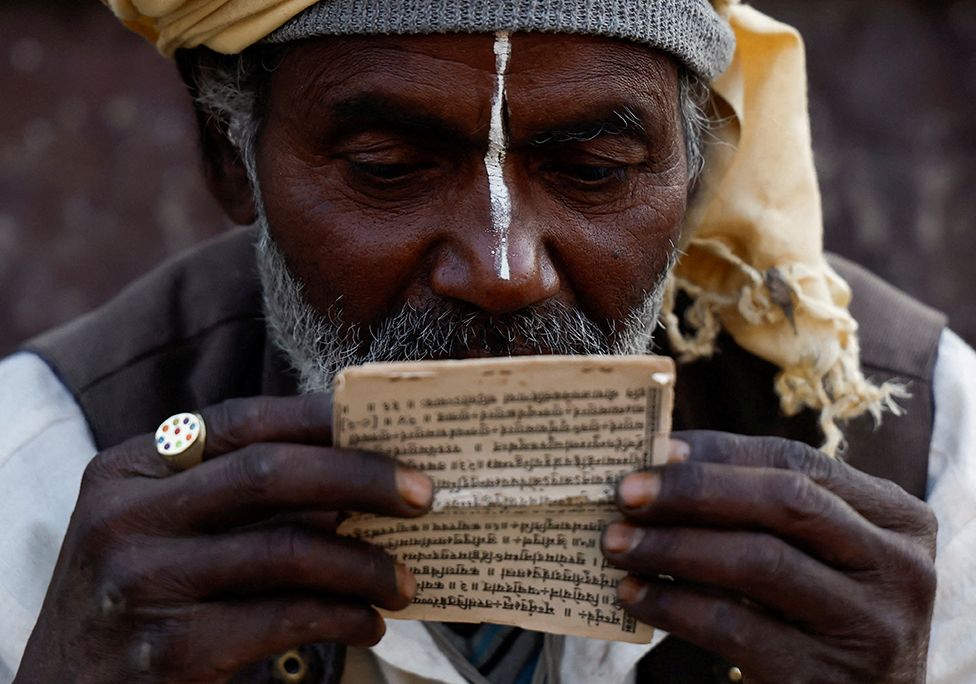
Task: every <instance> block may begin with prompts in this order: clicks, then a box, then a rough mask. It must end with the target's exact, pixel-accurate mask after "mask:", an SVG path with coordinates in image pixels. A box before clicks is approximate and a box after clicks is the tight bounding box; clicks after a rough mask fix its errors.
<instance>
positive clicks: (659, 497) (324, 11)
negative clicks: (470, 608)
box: [0, 0, 976, 683]
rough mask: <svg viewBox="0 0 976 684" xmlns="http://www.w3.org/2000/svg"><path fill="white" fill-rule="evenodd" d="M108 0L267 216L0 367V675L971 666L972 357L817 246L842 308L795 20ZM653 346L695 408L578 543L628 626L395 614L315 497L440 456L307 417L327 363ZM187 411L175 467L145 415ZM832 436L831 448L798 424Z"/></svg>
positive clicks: (421, 499)
mask: <svg viewBox="0 0 976 684" xmlns="http://www.w3.org/2000/svg"><path fill="white" fill-rule="evenodd" d="M109 4H110V5H111V6H112V8H113V9H114V10H115V12H116V14H118V15H119V16H120V17H121V18H123V19H124V20H125V21H126V22H127V23H128V24H129V25H130V27H133V28H135V29H137V30H139V31H140V32H142V33H144V34H145V35H147V36H149V37H150V38H151V39H153V40H154V41H155V42H156V43H157V45H158V47H159V48H160V49H161V51H163V52H164V53H167V54H173V53H175V56H176V59H177V62H178V64H179V66H180V68H181V72H182V74H183V76H184V79H185V80H186V82H187V84H188V87H189V89H190V91H191V92H192V94H193V96H194V98H195V103H196V107H197V112H198V115H199V117H198V118H199V121H200V125H201V132H202V140H203V149H204V152H205V154H206V159H207V172H208V180H209V183H210V186H211V188H212V189H213V191H214V194H215V196H216V197H217V199H218V200H219V201H220V202H221V204H222V205H223V207H224V208H225V209H226V211H227V213H228V215H229V216H230V217H231V218H232V219H234V220H235V221H236V222H238V223H240V224H254V227H252V228H248V229H241V230H239V231H236V232H233V233H231V234H229V235H227V236H226V237H224V238H222V239H220V240H218V241H216V242H215V243H213V244H210V245H207V246H204V247H203V248H201V249H199V250H197V251H195V252H193V253H191V254H189V255H186V256H183V257H181V258H179V259H177V260H176V261H174V262H172V263H170V264H168V265H166V266H164V267H163V268H162V269H160V270H159V271H157V272H156V273H154V274H151V275H150V276H148V277H147V278H146V279H144V280H142V281H140V282H139V283H138V284H136V285H134V286H133V287H132V288H130V289H129V290H127V291H126V292H125V293H123V294H122V295H121V296H120V297H119V298H118V299H116V300H115V301H114V302H112V303H110V304H109V305H108V306H106V307H105V308H103V309H102V310H100V311H98V312H95V313H94V314H92V315H90V316H88V317H86V318H84V319H82V320H80V321H78V322H76V323H73V324H71V325H69V326H67V327H66V328H63V329H61V330H59V331H55V332H54V333H51V334H49V335H47V336H44V337H42V338H40V339H38V340H35V341H34V342H32V343H30V344H28V345H27V347H25V350H24V351H23V352H21V353H19V354H17V355H15V356H13V357H11V358H9V359H7V360H5V361H3V362H2V363H0V407H2V412H0V421H2V425H3V430H2V431H0V434H2V435H3V437H2V439H0V486H2V491H3V492H4V497H3V501H2V502H0V515H2V519H3V523H4V526H5V528H6V530H7V532H5V535H4V537H3V553H2V558H3V559H4V560H3V561H2V567H3V573H2V574H0V616H2V617H0V630H2V631H0V679H3V680H4V681H9V680H10V679H12V678H15V679H16V681H18V682H60V681H79V682H162V681H187V682H203V681H208V682H209V681H228V680H233V681H309V682H338V681H343V682H371V681H377V682H378V681H388V682H463V681H469V682H486V681H490V682H529V681H533V682H555V681H564V682H583V681H598V680H599V681H639V682H659V681H660V682H701V681H729V680H731V681H741V680H743V678H744V681H748V682H756V683H759V682H794V681H796V682H814V681H817V682H891V683H895V682H897V683H908V682H922V681H926V679H927V677H928V681H939V682H962V681H973V680H974V678H976V657H974V655H973V653H974V652H976V649H974V648H973V634H974V633H976V625H974V622H976V619H974V617H973V615H974V612H973V608H974V605H973V604H974V603H976V602H974V599H973V590H972V584H971V583H972V579H971V578H972V575H973V572H974V569H976V568H974V564H973V561H972V551H971V549H972V544H973V542H974V535H976V526H974V523H973V520H974V519H976V515H974V514H976V507H974V505H973V503H972V502H971V501H970V499H972V494H973V487H974V483H976V430H974V428H973V415H974V411H976V393H974V390H973V389H972V387H970V386H968V385H967V384H966V383H965V381H964V380H965V378H966V377H970V378H972V377H976V355H974V354H973V352H972V350H971V349H969V348H968V347H966V345H965V344H964V343H962V342H961V341H960V340H959V339H958V338H957V337H955V336H954V335H953V334H952V333H951V332H948V331H946V330H943V320H942V319H941V318H940V317H939V316H938V315H936V314H934V313H932V312H930V311H928V310H927V309H924V308H923V307H921V306H920V305H917V304H915V303H913V302H911V301H909V300H907V298H904V297H903V296H902V295H899V294H898V293H895V292H894V291H892V290H891V289H890V288H888V287H887V286H885V285H884V284H882V283H880V282H878V281H876V280H874V279H873V278H871V277H870V276H868V275H867V274H865V273H863V272H862V271H860V270H858V269H857V268H856V267H853V266H851V265H849V264H844V263H842V262H835V266H836V267H837V268H838V270H840V271H841V273H842V274H843V275H844V276H845V278H846V280H847V281H848V282H849V283H850V285H851V286H852V287H853V288H854V290H855V300H854V304H853V307H854V309H853V314H854V315H853V316H852V314H851V311H850V310H849V308H848V304H849V303H850V296H849V294H850V290H849V289H848V284H847V283H845V281H844V280H842V279H841V278H840V277H839V276H838V275H837V273H836V272H835V271H834V269H833V268H832V267H831V266H829V265H828V264H827V262H826V261H825V260H824V257H823V254H822V252H821V250H820V246H819V245H820V225H819V224H820V215H819V204H818V197H817V194H816V192H817V191H816V179H815V176H814V174H813V167H812V160H811V155H810V150H809V141H808V138H807V136H808V127H807V121H806V112H805V94H804V87H805V82H804V77H803V59H802V50H801V45H800V42H799V40H798V38H797V37H796V35H795V34H794V33H793V32H792V31H791V30H789V29H788V28H787V27H784V26H782V25H780V24H777V23H776V22H773V21H772V20H770V19H768V18H766V17H764V16H762V15H761V14H759V13H758V12H755V11H754V10H751V9H749V8H745V7H741V6H730V5H734V3H728V2H716V3H714V4H713V3H710V2H708V1H707V0H670V1H667V2H665V1H661V2H650V1H647V0H614V1H610V2H602V3H587V2H566V1H565V0H562V1H560V2H547V1H545V0H542V1H535V2H514V1H513V2H497V3H491V2H485V3H481V2H477V1H476V0H470V1H468V0H457V1H456V2H446V1H445V2H432V3H415V2H397V1H395V0H390V2H383V3H355V2H340V1H335V2H333V1H331V0H324V1H322V2H311V1H304V0H297V1H296V0H291V1H287V2H282V1H274V0H199V1H196V2H176V1H174V2H148V1H147V2H137V1H135V0H133V1H131V2H130V1H127V0H112V1H111V2H110V3H109ZM736 45H737V47H736ZM709 120H710V122H709ZM703 136H704V137H705V138H707V140H706V142H708V143H709V144H704V145H703ZM703 149H704V150H705V151H704V155H703V152H702V151H703ZM703 157H704V164H703V163H702V158H703ZM700 171H701V172H702V174H701V175H699V172H700ZM255 245H256V247H255ZM679 257H680V258H679ZM676 263H677V265H675V264H676ZM855 318H857V319H859V320H860V322H861V324H862V325H861V327H860V331H859V329H858V326H857V324H855V323H854V320H855ZM659 320H660V321H661V322H662V323H663V324H664V326H665V328H666V330H667V335H666V339H664V338H662V339H658V340H653V342H652V333H653V332H654V329H655V327H656V326H657V325H658V321H659ZM652 344H654V345H656V347H655V348H656V349H658V350H659V351H661V352H668V353H673V354H675V355H681V356H682V357H683V358H684V359H685V360H687V361H688V363H687V364H686V365H683V366H681V368H680V370H679V385H678V389H677V393H678V394H677V404H676V413H675V422H676V424H677V425H678V426H679V427H680V428H682V429H684V430H687V431H686V432H681V433H678V434H676V435H675V440H674V442H673V446H672V451H673V462H672V463H670V464H669V465H667V466H663V467H660V468H656V469H654V470H651V471H643V472H638V473H634V474H632V475H630V476H628V477H626V478H624V479H623V480H622V481H621V483H620V485H619V491H618V498H619V504H620V509H621V511H620V518H621V519H620V521H619V522H617V523H614V524H612V525H611V526H610V527H608V528H607V530H606V531H605V533H604V536H603V552H604V554H605V555H606V558H607V559H608V561H609V562H610V563H612V564H613V565H616V566H618V567H620V568H623V569H625V570H626V571H628V572H629V573H630V574H629V575H628V577H627V578H626V579H625V580H624V581H623V582H622V583H621V584H620V586H619V588H618V596H619V599H620V602H621V605H622V606H623V608H624V609H625V610H627V611H628V612H630V613H631V614H632V615H633V616H635V617H636V618H637V619H639V620H641V621H643V622H646V623H648V624H651V625H654V626H655V627H658V628H659V630H660V631H659V632H658V636H657V638H656V639H655V641H654V642H653V643H652V644H651V645H650V646H638V645H633V644H620V643H612V642H599V641H590V640H586V639H578V638H567V639H561V638H553V637H551V635H546V636H544V635H540V634H535V633H532V632H525V631H520V630H518V629H515V628H502V627H499V626H496V625H480V626H473V627H472V626H469V627H463V626H457V625H439V624H427V625H420V624H416V623H409V622H399V621H388V622H384V620H383V619H382V618H381V617H380V615H379V613H377V611H376V608H375V607H381V608H385V609H388V610H392V611H396V610H398V609H401V608H403V607H404V606H406V605H408V604H409V603H410V601H411V599H412V597H413V595H414V592H415V588H416V583H415V581H414V579H413V577H412V576H411V574H410V572H409V571H408V570H407V569H406V568H405V567H403V566H402V565H398V564H396V563H395V562H394V561H393V559H392V558H391V557H390V556H388V555H386V554H385V553H384V552H382V551H381V550H380V549H378V548H376V547H373V546H370V545H368V544H366V543H364V542H359V541H354V540H350V539H346V538H341V537H338V536H337V535H336V534H335V533H334V530H335V524H336V520H337V517H338V514H341V512H343V511H366V512H378V513H382V514H386V515H392V516H402V517H413V516H418V515H422V514H423V513H424V512H425V511H426V510H427V509H428V507H429V505H430V502H431V497H432V486H431V482H430V480H429V479H428V478H427V477H426V476H425V475H424V474H423V473H421V472H419V471H416V470H413V469H411V468H408V467H406V466H404V465H398V464H397V463H395V462H393V461H391V460H390V459H387V458H385V457H382V456H379V455H377V454H371V453H362V452H355V451H347V450H340V449H335V448H332V445H331V437H330V434H329V425H330V415H329V411H330V409H329V403H328V400H327V398H326V397H325V396H324V395H323V394H322V392H324V391H327V390H328V389H329V387H330V383H331V381H332V379H333V377H334V375H335V374H336V372H337V371H338V370H339V369H341V368H342V367H344V366H347V365H350V364H354V363H361V362H366V361H371V360H395V359H442V358H469V357H480V356H487V355H520V354H553V353H561V354H590V353H619V354H625V353H643V352H645V351H647V350H648V349H650V348H651V346H652ZM716 351H717V352H720V353H718V354H715V356H714V357H713V358H711V359H707V358H703V357H707V356H708V355H709V354H711V353H713V352H716ZM696 358H698V359H699V360H697V361H695V360H694V359H696ZM865 371H869V372H865ZM905 383H909V384H910V387H909V388H908V389H909V391H910V395H909V392H907V391H905ZM896 402H897V403H896ZM898 404H900V405H901V407H903V408H904V409H905V410H906V411H907V413H906V415H904V416H901V417H897V416H888V417H887V419H886V420H885V422H884V424H883V426H882V427H881V428H880V429H879V430H877V431H872V425H871V424H870V421H869V418H870V416H871V414H874V417H876V418H877V417H879V416H880V414H881V412H882V411H884V410H886V409H891V410H892V411H895V412H897V409H896V407H897V405H898ZM196 409H199V410H200V415H201V416H202V420H203V421H204V424H205V425H206V432H207V437H206V454H205V456H206V458H205V460H204V461H203V462H202V463H199V464H198V465H195V466H194V467H192V468H189V469H187V470H182V471H181V470H179V469H178V468H176V467H175V466H174V465H173V463H172V462H170V461H167V460H165V459H164V458H162V457H161V456H160V455H159V454H158V453H157V451H156V448H155V445H154V443H153V440H152V438H151V436H149V435H148V434H147V433H149V432H151V430H152V429H153V428H154V427H155V426H156V425H157V424H159V421H160V420H161V419H163V418H165V417H166V416H167V415H169V414H172V413H175V412H177V411H185V410H196ZM787 414H789V415H787ZM933 421H934V423H933ZM700 428H709V429H712V430H720V431H712V432H700V431H695V430H696V429H700ZM732 433H739V434H738V435H736V434H732ZM744 434H750V435H754V436H752V437H745V436H740V435H744ZM842 443H846V445H847V448H846V452H845V454H844V457H845V459H846V460H847V461H848V463H849V464H853V465H854V466H857V468H855V467H852V465H848V463H844V462H842V461H841V460H837V459H834V458H831V457H829V456H827V455H824V454H823V453H821V452H818V451H817V450H816V449H815V448H814V447H823V449H824V450H825V451H827V452H828V453H831V454H835V453H836V452H837V451H838V450H839V448H840V446H841V444H842ZM810 445H813V446H810ZM865 471H866V472H865ZM868 472H870V473H871V474H870V475H869V474H867V473H868ZM892 482H894V483H895V484H893V483H892ZM899 485H900V486H899ZM79 487H80V492H79ZM923 499H926V500H927V501H928V504H926V503H923ZM930 506H931V507H930ZM69 518H70V520H69ZM936 518H938V522H939V523H940V524H941V526H942V528H941V531H940V533H939V539H938V542H939V543H938V551H939V554H938V560H935V559H936V548H937V544H936V528H937V521H936ZM58 548H60V555H58ZM967 549H968V550H967ZM52 572H53V577H52ZM665 576H666V577H665ZM937 576H938V580H939V590H938V592H937V589H936V584H937V582H936V578H937ZM933 607H934V608H933ZM933 609H934V618H933ZM384 632H385V635H384ZM666 633H670V636H667V637H666V638H665V635H666ZM370 647H371V648H370ZM282 653H288V654H289V655H288V656H287V657H286V658H282V657H280V654H282ZM927 670H928V672H927Z"/></svg>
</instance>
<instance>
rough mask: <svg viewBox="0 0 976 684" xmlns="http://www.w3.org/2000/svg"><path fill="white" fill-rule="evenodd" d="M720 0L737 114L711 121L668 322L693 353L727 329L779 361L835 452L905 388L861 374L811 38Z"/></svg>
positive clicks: (719, 87)
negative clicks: (839, 269) (821, 181)
mask: <svg viewBox="0 0 976 684" xmlns="http://www.w3.org/2000/svg"><path fill="white" fill-rule="evenodd" d="M714 4H715V5H716V7H717V8H718V9H719V10H720V11H721V12H723V14H725V15H726V16H728V18H729V21H730V23H731V25H732V28H733V30H734V31H735V37H736V52H735V57H734V59H733V62H732V65H731V66H730V67H729V68H728V69H727V70H726V72H725V73H724V74H722V75H721V76H719V77H718V78H717V79H715V80H714V81H713V82H712V83H711V88H712V92H713V93H715V95H717V96H718V97H720V98H721V99H722V100H723V101H724V103H725V104H727V106H728V107H729V109H730V111H728V112H727V114H728V116H727V117H725V118H724V119H723V120H722V124H721V125H720V126H719V127H718V128H716V129H714V130H713V131H712V132H711V136H710V137H711V138H712V139H711V140H710V142H709V144H708V146H707V150H706V153H705V158H706V164H705V169H704V172H703V175H702V179H701V184H700V187H699V190H698V192H697V194H696V196H695V199H694V201H693V203H692V206H691V207H690V208H689V212H688V216H687V218H686V220H685V230H684V233H683V242H682V245H681V246H682V248H683V250H684V255H683V256H682V257H681V260H680V262H679V263H678V266H677V268H676V269H675V272H674V275H673V277H672V279H671V282H670V284H669V291H668V296H667V297H666V301H665V306H664V312H663V320H664V323H665V326H666V328H667V332H668V337H669V340H670V342H671V345H672V347H673V348H674V349H675V350H676V351H677V352H679V353H680V354H682V355H683V357H684V358H685V359H693V358H697V357H702V356H708V355H710V354H711V353H712V352H714V350H715V340H716V337H717V335H718V333H719V332H720V331H721V330H722V329H723V328H724V329H725V330H726V331H728V332H729V334H731V335H732V337H733V338H734V339H735V341H736V342H737V343H738V344H739V345H740V346H741V347H742V348H743V349H746V350H747V351H749V352H751V353H753V354H755V355H756V356H759V357H761V358H763V359H765V360H767V361H770V362H771V363H774V364H775V365H776V366H778V367H779V368H780V369H781V370H780V372H779V374H778V375H777V377H776V391H777V394H778V395H779V397H780V401H781V405H782V408H783V411H784V412H785V413H787V414H788V415H793V414H795V413H797V412H799V411H800V410H802V409H804V408H811V409H814V410H816V411H819V412H820V427H821V429H822V431H823V433H824V436H825V439H826V442H825V444H824V446H823V450H824V451H826V452H827V453H829V454H831V455H834V454H836V453H837V451H838V449H839V448H840V446H841V444H842V442H843V436H842V433H841V431H840V429H839V428H838V427H837V421H838V420H847V419H850V418H854V417H857V416H860V415H862V414H864V413H870V414H871V415H873V416H874V418H875V420H876V421H878V420H880V418H881V414H882V413H883V412H884V411H885V410H889V411H891V412H893V413H895V414H899V413H900V410H899V408H898V406H897V404H896V403H895V401H894V400H895V398H897V397H904V396H907V395H906V393H905V391H904V388H903V387H902V386H900V385H898V384H895V383H888V384H885V385H883V386H880V387H878V386H875V385H873V384H871V383H870V382H869V381H868V380H867V379H865V377H864V375H863V374H862V372H861V368H860V358H859V356H860V349H859V345H858V338H857V322H856V321H855V320H854V319H853V318H852V317H851V314H850V313H849V312H848V305H849V304H850V300H851V291H850V288H849V287H848V286H847V283H846V282H844V280H842V279H841V278H840V276H838V275H837V274H836V273H835V272H834V270H833V269H831V268H830V266H829V265H828V264H827V262H826V261H825V259H824V254H823V216H822V212H821V205H820V190H819V187H818V185H817V174H816V170H815V168H814V163H813V151H812V147H811V143H810V121H809V115H808V108H807V80H806V59H805V54H804V48H803V41H802V39H801V38H800V35H799V33H797V31H796V30H795V29H793V28H791V27H789V26H787V25H785V24H782V23H780V22H777V21H775V20H773V19H770V18H769V17H767V16H765V15H764V14H762V13H760V12H758V11H757V10H755V9H753V8H751V7H748V6H744V5H740V4H738V2H737V1H733V2H728V1H726V2H715V3H714ZM720 5H721V6H720ZM678 292H684V293H685V294H687V295H688V296H689V298H690V300H691V305H690V307H689V308H688V309H686V310H685V312H684V323H685V326H684V327H685V330H686V331H689V332H682V330H681V326H680V322H679V320H678V317H677V316H676V315H675V311H674V303H675V296H676V294H677V293H678Z"/></svg>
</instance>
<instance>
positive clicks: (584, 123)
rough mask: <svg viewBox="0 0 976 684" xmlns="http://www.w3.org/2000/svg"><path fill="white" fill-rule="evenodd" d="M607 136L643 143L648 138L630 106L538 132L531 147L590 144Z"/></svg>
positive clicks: (531, 142)
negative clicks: (621, 137) (578, 143)
mask: <svg viewBox="0 0 976 684" xmlns="http://www.w3.org/2000/svg"><path fill="white" fill-rule="evenodd" d="M607 135H624V136H627V137H629V138H633V139H635V140H639V141H641V142H646V141H647V139H648V137H647V135H646V131H645V129H644V123H643V122H642V121H641V118H640V116H639V115H638V114H637V113H636V112H634V110H633V109H632V108H631V107H629V106H622V107H614V108H612V109H610V110H609V111H608V112H607V113H606V114H604V115H602V116H598V117H596V118H588V119H585V120H578V121H572V122H567V123H564V124H560V125H558V126H556V127H554V128H551V129H549V130H545V131H538V132H536V133H535V134H533V135H532V137H531V138H530V142H529V144H530V145H533V146H537V147H541V146H544V145H550V144H559V143H574V142H589V141H591V140H596V139H597V138H601V137H603V136H607Z"/></svg>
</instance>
